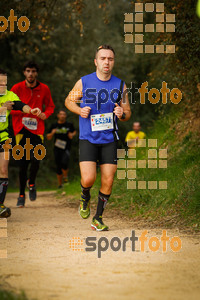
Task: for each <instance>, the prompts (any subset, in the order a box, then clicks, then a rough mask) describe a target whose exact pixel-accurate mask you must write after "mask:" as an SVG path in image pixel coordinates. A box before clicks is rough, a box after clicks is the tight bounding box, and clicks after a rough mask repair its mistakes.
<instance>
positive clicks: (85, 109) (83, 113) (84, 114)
mask: <svg viewBox="0 0 200 300" xmlns="http://www.w3.org/2000/svg"><path fill="white" fill-rule="evenodd" d="M90 110H91V107H89V106H85V107H83V108H81V114H80V116H81V117H82V118H85V119H86V118H87V117H88V116H89V113H90Z"/></svg>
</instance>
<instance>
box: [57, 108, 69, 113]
mask: <svg viewBox="0 0 200 300" xmlns="http://www.w3.org/2000/svg"><path fill="white" fill-rule="evenodd" d="M61 111H63V112H64V113H66V114H67V112H66V109H64V108H63V109H62V108H61V109H59V111H58V114H59V113H60V112H61Z"/></svg>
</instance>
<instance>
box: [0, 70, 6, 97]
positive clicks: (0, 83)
mask: <svg viewBox="0 0 200 300" xmlns="http://www.w3.org/2000/svg"><path fill="white" fill-rule="evenodd" d="M6 90H7V75H3V74H0V96H1V95H5V94H6Z"/></svg>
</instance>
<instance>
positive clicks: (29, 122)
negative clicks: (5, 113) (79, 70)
mask: <svg viewBox="0 0 200 300" xmlns="http://www.w3.org/2000/svg"><path fill="white" fill-rule="evenodd" d="M22 124H24V126H26V128H28V129H30V130H37V126H38V122H37V119H34V118H27V117H24V118H23V119H22Z"/></svg>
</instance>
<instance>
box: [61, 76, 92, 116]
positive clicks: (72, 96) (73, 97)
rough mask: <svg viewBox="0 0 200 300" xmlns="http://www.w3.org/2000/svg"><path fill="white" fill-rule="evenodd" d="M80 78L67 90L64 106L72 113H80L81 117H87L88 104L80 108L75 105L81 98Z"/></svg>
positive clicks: (88, 111)
mask: <svg viewBox="0 0 200 300" xmlns="http://www.w3.org/2000/svg"><path fill="white" fill-rule="evenodd" d="M82 88H83V87H82V80H81V79H79V80H78V81H77V82H76V84H75V86H74V87H73V89H72V90H71V91H70V92H69V95H68V96H67V98H66V99H65V106H66V107H67V108H68V109H69V110H70V111H71V112H73V113H75V114H77V115H80V116H81V117H82V118H87V117H88V115H89V113H90V110H91V108H90V107H89V106H85V107H83V108H81V107H80V106H78V105H77V103H80V100H81V98H82V97H83V93H82Z"/></svg>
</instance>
